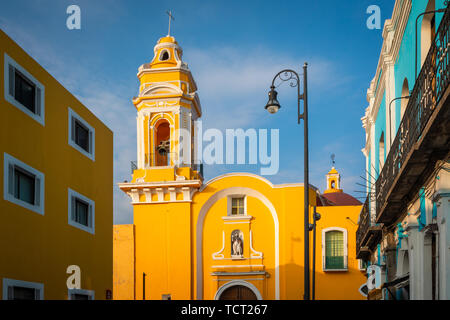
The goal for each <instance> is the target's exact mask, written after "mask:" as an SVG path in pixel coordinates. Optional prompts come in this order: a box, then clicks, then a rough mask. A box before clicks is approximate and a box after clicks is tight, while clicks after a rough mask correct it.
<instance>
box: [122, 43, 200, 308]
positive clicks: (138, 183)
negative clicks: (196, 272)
mask: <svg viewBox="0 0 450 320" xmlns="http://www.w3.org/2000/svg"><path fill="white" fill-rule="evenodd" d="M182 57H183V50H182V49H181V47H180V46H179V45H178V43H177V41H176V40H175V38H174V37H173V36H170V35H168V36H166V37H163V38H160V39H159V40H158V42H157V44H156V45H155V47H154V56H153V59H152V60H151V62H150V63H146V64H143V65H142V66H140V67H139V69H138V73H137V77H138V79H139V82H140V86H139V95H138V96H137V97H135V98H133V100H132V101H133V104H134V106H135V108H136V111H137V117H136V121H137V161H136V163H133V164H132V180H131V182H126V181H125V182H124V183H119V187H120V189H121V190H122V191H123V192H125V193H126V194H127V195H129V196H130V198H131V203H132V205H133V219H134V235H135V244H134V246H135V248H134V250H135V256H136V257H139V259H136V261H135V271H134V274H135V275H134V283H135V287H134V289H135V292H134V294H135V297H136V299H138V300H140V299H152V300H159V299H165V298H167V299H169V298H170V299H186V297H191V293H192V292H193V290H192V284H191V277H192V264H191V262H192V261H191V252H192V247H191V243H192V238H191V233H192V226H191V223H192V222H191V221H192V217H191V215H192V207H191V204H192V196H193V194H194V192H196V190H198V189H199V188H200V186H201V185H202V183H203V177H202V170H201V165H200V164H198V163H197V162H196V160H197V155H196V152H195V150H196V148H194V142H195V141H196V134H197V132H196V130H195V128H194V121H195V120H197V119H198V118H200V117H201V115H202V110H201V106H200V100H199V97H198V95H197V92H196V91H197V85H196V84H195V81H194V78H193V77H192V74H191V72H190V70H189V68H188V65H187V64H186V63H185V62H183V61H182ZM150 283H151V284H150Z"/></svg>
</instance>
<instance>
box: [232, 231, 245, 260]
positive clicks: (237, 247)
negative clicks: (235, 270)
mask: <svg viewBox="0 0 450 320" xmlns="http://www.w3.org/2000/svg"><path fill="white" fill-rule="evenodd" d="M243 256H244V237H243V234H242V231H241V230H234V231H233V232H232V233H231V257H232V258H235V257H236V258H242V257H243Z"/></svg>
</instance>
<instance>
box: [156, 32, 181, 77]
mask: <svg viewBox="0 0 450 320" xmlns="http://www.w3.org/2000/svg"><path fill="white" fill-rule="evenodd" d="M153 51H154V54H155V55H154V57H153V60H152V62H151V63H150V69H159V68H173V67H180V66H181V64H182V61H181V58H182V55H183V50H182V49H181V47H180V46H179V45H178V43H177V41H176V40H175V38H174V37H172V36H166V37H163V38H160V39H159V40H158V43H157V44H156V46H155V48H154V49H153Z"/></svg>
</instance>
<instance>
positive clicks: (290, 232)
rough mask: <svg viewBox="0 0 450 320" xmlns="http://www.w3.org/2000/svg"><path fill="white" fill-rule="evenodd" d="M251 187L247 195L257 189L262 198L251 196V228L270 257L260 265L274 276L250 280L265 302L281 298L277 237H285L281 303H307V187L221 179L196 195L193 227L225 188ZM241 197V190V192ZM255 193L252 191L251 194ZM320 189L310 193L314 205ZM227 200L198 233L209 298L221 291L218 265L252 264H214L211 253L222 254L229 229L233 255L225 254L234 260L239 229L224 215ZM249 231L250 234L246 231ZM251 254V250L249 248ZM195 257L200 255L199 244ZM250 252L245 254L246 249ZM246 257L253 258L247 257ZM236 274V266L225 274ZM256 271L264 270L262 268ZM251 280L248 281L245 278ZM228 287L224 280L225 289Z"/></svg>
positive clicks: (252, 179)
mask: <svg viewBox="0 0 450 320" xmlns="http://www.w3.org/2000/svg"><path fill="white" fill-rule="evenodd" d="M236 187H237V188H248V190H242V192H244V191H245V192H247V191H250V190H253V191H256V192H257V193H258V196H257V197H256V196H248V199H247V208H248V215H250V216H252V217H253V218H252V220H251V221H250V228H251V230H252V233H253V248H254V249H255V250H256V251H261V252H263V254H264V258H263V259H262V261H257V263H258V264H261V263H262V264H263V265H264V268H263V270H265V271H267V272H268V275H269V277H268V278H266V279H265V280H257V281H250V282H251V283H253V284H254V285H255V286H256V287H257V288H259V289H261V290H260V291H261V295H262V296H263V298H264V299H275V268H276V264H275V237H277V236H278V237H279V249H278V251H279V265H278V268H279V284H280V285H279V286H280V293H279V297H280V299H301V298H302V295H303V267H302V266H303V246H304V243H303V240H302V239H304V236H303V232H304V231H303V230H304V228H303V225H304V224H303V221H304V220H303V217H304V213H303V212H304V211H303V195H304V189H303V187H302V186H284V187H283V186H272V185H271V184H270V183H269V182H268V181H267V180H265V179H264V178H260V177H257V176H253V175H246V174H236V175H230V176H228V177H223V178H220V179H217V180H216V181H214V182H212V183H211V184H208V185H207V186H206V188H205V189H204V190H202V192H200V193H197V194H196V195H195V196H194V199H193V200H194V202H193V209H192V210H193V212H194V220H193V229H194V230H196V229H195V226H196V225H197V221H198V214H199V212H200V210H201V208H202V207H203V205H204V204H205V202H206V201H208V199H210V198H211V197H214V196H215V194H217V193H218V192H220V191H222V190H227V189H229V188H236ZM235 190H236V192H237V193H239V189H235ZM250 192H252V191H250ZM315 195H316V193H315V191H314V190H312V189H311V190H310V203H315ZM262 198H264V199H267V201H268V202H270V203H271V204H272V205H273V207H274V209H275V211H276V215H277V220H278V224H279V233H278V234H276V233H275V222H274V218H273V216H272V213H271V212H270V210H269V209H268V208H267V206H266V204H265V203H263V201H262V200H261V199H262ZM226 205H227V202H226V198H221V199H219V200H218V201H217V202H216V203H215V204H214V205H213V206H212V207H211V208H210V209H209V211H208V213H207V216H206V219H205V222H204V224H203V229H202V230H196V231H195V232H203V233H204V235H203V238H204V241H203V253H202V254H203V265H204V272H203V282H204V290H203V298H204V299H213V298H214V295H215V293H216V291H217V288H218V287H219V286H218V284H217V281H215V280H214V277H212V276H211V272H212V271H213V268H212V267H213V266H214V265H223V264H227V263H229V264H232V265H236V264H242V265H245V264H252V261H251V260H246V261H239V262H234V261H214V260H213V259H212V258H211V254H212V253H214V252H217V251H218V250H219V249H220V248H221V245H222V238H221V237H222V230H224V229H225V230H226V231H227V233H226V239H225V241H226V242H225V243H226V244H227V245H228V249H227V250H228V251H225V257H227V256H229V250H230V249H229V246H230V245H229V242H230V232H231V231H232V229H233V228H228V229H227V227H229V225H225V224H224V223H223V219H222V217H223V216H226V215H227V208H226ZM243 231H244V230H243ZM245 239H247V240H248V233H247V237H246V235H245V233H244V242H245V245H246V247H245V248H247V246H248V242H246V241H245ZM192 241H193V243H195V234H193V239H192ZM244 250H245V249H244ZM194 252H195V255H197V254H199V253H198V252H196V247H195V246H194ZM244 252H245V251H244ZM244 256H246V257H248V250H247V254H245V253H244ZM233 270H236V269H235V267H229V268H226V269H225V271H233ZM255 270H258V268H256V269H255ZM244 278H245V277H244ZM196 284H197V277H196V274H194V285H195V288H197V286H196ZM222 284H224V282H221V283H220V285H222Z"/></svg>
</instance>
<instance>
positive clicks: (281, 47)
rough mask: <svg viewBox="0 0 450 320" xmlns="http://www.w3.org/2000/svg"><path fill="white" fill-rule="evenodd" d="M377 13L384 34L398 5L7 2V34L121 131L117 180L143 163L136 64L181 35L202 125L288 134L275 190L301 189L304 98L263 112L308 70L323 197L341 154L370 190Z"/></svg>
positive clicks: (119, 212)
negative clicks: (77, 21)
mask: <svg viewBox="0 0 450 320" xmlns="http://www.w3.org/2000/svg"><path fill="white" fill-rule="evenodd" d="M71 4H76V5H79V6H80V8H81V19H82V22H81V30H68V29H67V28H66V19H67V17H68V15H67V14H66V8H67V7H68V6H69V5H71ZM370 5H378V6H379V7H380V9H381V18H382V26H383V24H384V20H385V19H388V18H390V17H391V15H392V9H393V5H394V1H393V0H383V1H381V0H380V1H375V0H370V1H366V0H352V1H350V0H347V1H335V0H323V1H303V0H302V1H300V0H291V1H243V0H241V1H195V0H193V1H151V0H146V1H120V0H103V1H100V0H96V1H93V0H89V1H88V0H85V1H76V0H71V1H66V0H58V1H57V0H53V1H51V0H15V1H1V2H0V27H1V28H2V29H3V30H4V31H5V32H6V33H7V34H8V35H9V36H10V37H11V38H13V39H14V40H15V41H16V42H17V43H18V44H19V45H20V46H21V47H23V48H24V49H25V50H26V51H27V52H28V53H29V54H30V55H31V56H32V57H33V58H34V59H36V60H37V61H38V62H39V63H40V64H41V65H42V66H43V67H44V68H46V69H47V70H48V71H49V72H50V73H51V74H52V75H53V76H54V77H55V78H56V79H57V80H58V81H60V82H61V83H62V84H63V85H64V86H65V87H66V88H67V89H68V90H69V91H71V92H72V93H73V94H75V95H76V96H77V97H78V98H79V99H80V100H81V101H82V102H83V103H84V104H85V105H86V106H87V107H88V108H89V109H90V110H91V111H92V112H93V113H94V114H95V115H96V116H97V117H99V118H100V119H101V120H102V121H103V122H105V123H106V124H107V125H108V126H109V127H110V128H111V129H112V130H113V131H114V146H115V151H114V161H115V166H114V181H115V182H119V181H123V180H129V179H130V161H131V160H135V159H136V113H135V109H134V106H133V105H132V103H131V98H132V97H133V96H136V95H137V90H138V80H137V78H136V73H137V68H138V67H139V66H140V65H141V64H143V63H147V62H150V60H151V59H152V57H153V47H154V45H155V44H156V42H157V40H158V39H159V38H160V37H162V36H165V35H166V34H167V25H168V17H167V15H166V13H165V12H166V11H167V10H169V9H170V10H172V12H173V15H174V16H175V21H174V22H173V24H172V32H171V34H172V35H173V36H175V37H176V39H177V41H178V43H179V44H180V45H181V47H182V48H183V51H184V54H183V60H184V61H185V62H187V63H188V64H189V67H190V69H191V71H192V73H193V75H194V78H195V79H196V82H197V85H198V87H199V91H198V93H199V95H200V100H201V103H202V107H203V112H204V116H203V121H204V122H203V127H204V129H207V128H219V129H221V130H224V129H227V128H230V129H233V128H243V129H248V128H256V129H259V128H279V129H280V140H281V143H280V171H279V174H277V175H275V176H268V177H266V178H268V179H269V180H271V181H272V182H273V183H288V182H303V124H301V125H300V126H299V125H298V124H297V122H296V101H295V97H296V90H294V89H292V88H290V87H289V86H288V85H284V86H282V87H280V88H279V89H277V90H278V91H279V101H280V103H281V104H282V109H281V110H280V112H279V113H278V114H277V115H275V116H271V115H269V114H268V113H267V112H266V111H265V110H264V106H265V104H266V102H267V91H268V88H269V86H270V83H271V81H272V78H273V76H274V75H275V74H276V73H277V72H278V71H280V70H282V69H283V68H293V69H296V70H297V71H299V72H300V71H301V67H302V66H303V63H304V62H305V61H307V62H308V63H309V98H310V101H309V118H310V121H309V127H310V128H309V129H310V131H309V135H310V183H311V184H313V185H315V186H316V187H318V188H319V189H320V190H321V191H323V190H324V188H325V174H326V173H327V172H328V170H329V169H330V167H331V161H330V155H331V154H332V153H334V154H335V155H336V167H337V169H338V170H339V171H340V173H341V175H342V186H343V188H344V190H345V191H346V192H348V193H350V194H353V195H354V196H357V197H359V196H361V194H359V193H356V192H354V191H355V190H362V189H363V188H362V187H359V186H358V185H356V183H363V180H362V179H361V178H360V177H359V176H360V175H364V170H365V164H364V157H363V154H362V153H361V149H362V148H363V147H364V143H365V141H364V140H365V134H364V130H363V128H362V125H361V120H360V119H361V117H362V116H363V115H364V111H365V108H366V107H367V105H368V103H367V100H366V92H367V88H368V87H369V84H370V81H371V80H372V78H373V76H374V74H375V71H376V66H377V63H378V57H379V54H380V50H381V44H382V29H381V30H369V29H368V28H367V27H366V20H367V18H368V17H369V15H368V14H366V9H367V7H369V6H370ZM243 171H245V172H253V173H259V168H258V167H257V166H254V165H253V166H252V165H247V166H242V165H240V166H237V165H228V166H227V165H215V166H207V167H205V176H206V180H209V179H211V178H213V177H215V176H217V175H219V174H223V173H226V172H243ZM114 198H115V199H114V222H115V223H131V222H132V210H131V205H130V204H129V198H128V197H127V196H126V195H125V194H123V193H122V192H121V191H120V190H119V189H118V188H117V187H116V186H115V187H114Z"/></svg>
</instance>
